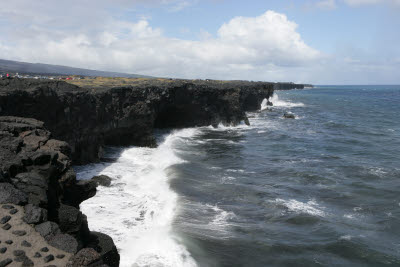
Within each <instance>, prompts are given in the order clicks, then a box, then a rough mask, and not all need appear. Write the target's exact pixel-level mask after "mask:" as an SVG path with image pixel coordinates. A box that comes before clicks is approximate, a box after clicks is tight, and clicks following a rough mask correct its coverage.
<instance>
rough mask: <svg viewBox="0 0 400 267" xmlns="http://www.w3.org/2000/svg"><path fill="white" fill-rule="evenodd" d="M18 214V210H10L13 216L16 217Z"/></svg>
mask: <svg viewBox="0 0 400 267" xmlns="http://www.w3.org/2000/svg"><path fill="white" fill-rule="evenodd" d="M17 212H18V210H17V209H12V210H10V214H12V215H14V214H15V213H17Z"/></svg>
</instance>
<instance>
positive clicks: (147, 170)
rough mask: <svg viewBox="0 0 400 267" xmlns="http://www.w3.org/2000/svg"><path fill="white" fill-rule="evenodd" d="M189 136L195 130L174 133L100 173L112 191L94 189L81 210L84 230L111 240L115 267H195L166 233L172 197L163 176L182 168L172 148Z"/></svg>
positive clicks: (174, 207) (133, 151)
mask: <svg viewBox="0 0 400 267" xmlns="http://www.w3.org/2000/svg"><path fill="white" fill-rule="evenodd" d="M194 134H196V129H185V130H181V131H175V132H173V133H172V134H170V135H168V136H167V137H166V138H165V140H164V142H163V143H162V144H161V145H160V146H159V147H158V148H138V147H134V148H129V149H126V150H125V151H124V152H123V153H122V155H121V156H120V158H119V159H118V161H117V162H115V163H113V164H111V165H109V166H108V167H106V168H105V169H104V170H102V171H101V174H105V175H110V176H112V177H113V178H114V179H113V184H112V185H113V186H111V187H100V188H99V191H98V193H97V194H96V196H95V197H93V198H90V199H89V200H87V201H85V202H83V203H82V204H81V208H82V211H83V212H84V213H85V214H86V215H87V216H88V219H89V220H88V221H89V227H90V229H91V230H94V231H100V232H104V233H106V234H109V235H110V236H111V237H112V238H113V239H114V241H115V243H116V245H117V247H118V249H119V251H120V254H121V263H120V266H173V267H175V266H177V267H178V266H185V267H186V266H187V267H192V266H197V264H196V262H195V261H194V259H193V258H192V257H191V256H190V253H189V252H188V251H187V249H186V248H185V247H184V246H183V245H182V242H181V240H180V239H179V237H178V236H176V235H174V233H173V232H172V230H173V229H172V223H173V220H174V216H175V213H176V210H177V202H178V196H177V194H176V193H175V192H174V191H172V190H171V189H170V186H169V181H168V179H169V178H168V176H167V174H166V172H167V170H168V168H169V167H171V166H172V165H175V164H180V163H182V162H183V160H182V159H180V158H179V157H178V156H177V155H176V154H175V153H174V143H175V142H176V141H177V140H180V141H184V140H185V138H186V137H190V136H193V135H194ZM91 167H93V166H91ZM99 167H103V166H102V165H101V166H99ZM78 175H79V173H78ZM116 177H117V178H116ZM118 177H119V178H118Z"/></svg>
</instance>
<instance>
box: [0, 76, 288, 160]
mask: <svg viewBox="0 0 400 267" xmlns="http://www.w3.org/2000/svg"><path fill="white" fill-rule="evenodd" d="M133 83H135V82H133ZM293 86H295V85H293V84H288V85H287V87H293ZM274 87H277V88H278V87H279V84H273V83H265V82H246V81H230V82H223V83H221V82H219V81H201V80H177V79H174V80H168V82H165V81H161V80H158V79H151V80H148V81H141V82H140V83H135V84H132V85H126V86H125V87H118V88H106V87H104V88H99V89H98V90H87V89H88V88H80V87H77V86H73V85H71V84H68V83H65V82H60V81H38V80H29V79H23V80H22V79H10V80H7V82H4V83H0V106H1V107H2V110H1V112H0V114H1V115H14V116H23V117H26V116H29V117H34V118H36V119H40V120H42V121H44V122H45V123H46V126H47V127H48V128H49V129H50V130H51V132H52V133H53V134H54V136H55V138H57V139H60V140H63V141H66V142H68V143H69V144H70V145H71V150H72V151H71V152H72V158H73V160H74V161H75V162H76V163H80V164H83V163H87V162H93V161H98V160H99V157H101V154H102V153H101V148H102V147H103V145H105V144H106V145H141V146H143V145H147V146H154V145H155V144H156V143H155V138H154V136H153V128H154V127H156V128H166V127H191V126H196V125H197V126H206V125H212V124H214V125H215V124H216V125H218V124H219V123H220V122H222V123H225V124H229V125H236V124H238V123H239V122H240V121H243V120H245V118H246V117H245V116H246V115H245V111H255V110H258V109H259V107H260V104H261V102H262V100H263V99H264V98H267V99H268V98H269V97H270V96H272V93H273V89H274ZM90 89H92V88H90ZM44 106H46V109H44V108H43V107H44ZM48 110H51V111H52V112H48ZM10 120H11V121H12V122H13V123H16V121H15V119H10ZM22 122H23V121H22ZM25 124H29V123H27V122H26V121H25ZM10 127H16V129H17V130H15V131H13V132H15V133H18V134H19V133H22V132H24V131H31V132H30V133H29V134H30V135H32V137H29V138H32V140H30V141H32V142H28V138H27V142H28V143H29V144H30V143H32V144H33V145H32V147H35V146H40V147H46V146H47V147H51V148H54V149H55V150H59V152H60V153H64V154H65V153H67V150H68V149H65V147H64V148H63V146H59V145H56V144H52V143H51V142H50V143H49V144H48V145H47V144H46V143H45V144H42V143H43V142H45V141H44V140H40V139H39V138H36V137H35V135H36V136H38V135H41V134H40V130H41V129H42V128H43V125H36V126H35V127H34V126H33V125H30V126H29V127H26V126H24V127H22V126H21V127H17V126H10ZM20 128H22V129H20ZM0 130H1V128H0ZM33 130H36V131H37V132H39V134H36V133H33ZM27 137H28V136H27ZM47 142H49V141H47ZM65 155H67V154H65Z"/></svg>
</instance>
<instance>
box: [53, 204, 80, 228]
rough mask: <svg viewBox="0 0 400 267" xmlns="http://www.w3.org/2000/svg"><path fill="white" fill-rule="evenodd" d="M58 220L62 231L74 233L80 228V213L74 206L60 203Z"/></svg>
mask: <svg viewBox="0 0 400 267" xmlns="http://www.w3.org/2000/svg"><path fill="white" fill-rule="evenodd" d="M58 222H59V226H60V229H61V231H62V232H64V233H76V232H78V231H79V230H80V229H81V225H82V213H81V212H80V211H79V210H78V209H77V208H75V207H72V206H68V205H64V204H61V205H60V207H59V209H58Z"/></svg>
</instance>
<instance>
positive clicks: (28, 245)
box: [21, 240, 32, 248]
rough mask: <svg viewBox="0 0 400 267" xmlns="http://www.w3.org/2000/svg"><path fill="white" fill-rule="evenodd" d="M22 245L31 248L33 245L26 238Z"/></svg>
mask: <svg viewBox="0 0 400 267" xmlns="http://www.w3.org/2000/svg"><path fill="white" fill-rule="evenodd" d="M21 246H23V247H27V248H30V247H32V244H31V243H29V242H28V241H26V240H24V241H22V243H21Z"/></svg>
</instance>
